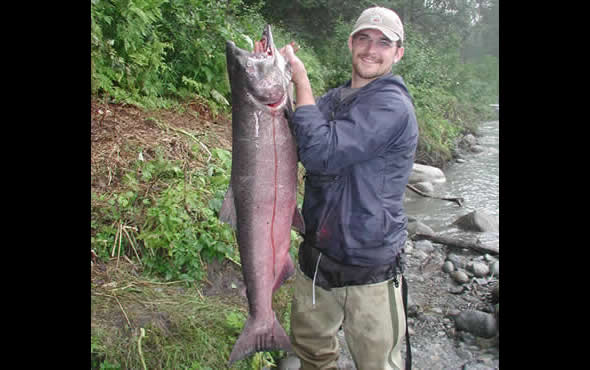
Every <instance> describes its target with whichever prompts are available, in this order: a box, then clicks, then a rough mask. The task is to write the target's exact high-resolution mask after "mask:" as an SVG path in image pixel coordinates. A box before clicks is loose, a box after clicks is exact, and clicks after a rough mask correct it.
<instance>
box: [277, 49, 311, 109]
mask: <svg viewBox="0 0 590 370" xmlns="http://www.w3.org/2000/svg"><path fill="white" fill-rule="evenodd" d="M297 50H299V47H298V46H296V45H295V42H293V41H292V42H290V43H289V44H287V45H285V46H284V47H282V48H281V49H280V50H279V52H280V53H281V55H283V56H284V57H285V59H286V60H287V62H289V64H291V81H293V84H294V85H295V91H296V94H297V99H296V102H297V107H300V106H302V105H309V104H315V99H314V98H313V92H312V90H311V85H310V83H309V78H308V77H307V70H306V69H305V65H303V62H302V61H301V59H299V58H298V57H297V56H295V53H296V52H297Z"/></svg>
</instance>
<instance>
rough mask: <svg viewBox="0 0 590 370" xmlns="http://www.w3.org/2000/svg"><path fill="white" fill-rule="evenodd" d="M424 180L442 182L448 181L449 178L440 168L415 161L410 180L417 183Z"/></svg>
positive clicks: (435, 182)
mask: <svg viewBox="0 0 590 370" xmlns="http://www.w3.org/2000/svg"><path fill="white" fill-rule="evenodd" d="M424 181H427V182H430V183H433V184H440V183H444V182H446V181H447V178H446V177H445V174H444V173H443V172H442V170H441V169H440V168H437V167H432V166H427V165H424V164H419V163H414V166H413V167H412V172H411V173H410V179H409V181H408V182H409V183H410V184H416V183H419V182H424Z"/></svg>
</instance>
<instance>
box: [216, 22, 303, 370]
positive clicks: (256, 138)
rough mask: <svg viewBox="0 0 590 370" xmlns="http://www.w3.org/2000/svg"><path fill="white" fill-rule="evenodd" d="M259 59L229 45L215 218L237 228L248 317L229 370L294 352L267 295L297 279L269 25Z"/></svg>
mask: <svg viewBox="0 0 590 370" xmlns="http://www.w3.org/2000/svg"><path fill="white" fill-rule="evenodd" d="M261 42H262V45H263V46H264V52H263V53H251V52H248V51H245V50H242V49H240V48H238V47H236V45H235V44H234V43H233V42H232V41H228V42H227V48H226V54H227V71H228V74H229V80H230V85H231V92H232V170H231V179H230V185H229V188H228V191H227V194H226V196H225V199H224V202H223V205H222V207H221V211H220V216H219V217H220V219H221V220H222V221H224V222H227V223H229V224H231V225H232V226H233V227H234V228H235V229H236V230H237V233H236V234H237V241H238V246H239V251H240V259H241V263H242V273H243V276H244V282H245V284H246V295H247V297H248V309H249V316H248V319H247V321H246V323H245V325H244V328H243V330H242V333H241V334H240V336H239V338H238V340H237V342H236V343H235V345H234V347H233V350H232V353H231V355H230V358H229V365H231V364H232V363H233V362H234V361H238V360H241V359H243V358H245V357H247V356H249V355H251V354H253V353H255V352H258V351H269V350H278V349H281V350H286V351H291V350H292V348H291V343H290V341H289V337H288V336H287V334H286V333H285V330H284V329H283V327H282V326H281V324H280V323H279V321H278V320H277V318H276V315H275V313H274V311H273V309H272V294H273V293H274V291H275V290H276V289H278V288H279V287H280V286H281V284H282V283H283V282H284V281H285V280H286V279H287V278H288V277H289V276H291V275H292V274H293V273H294V271H295V270H294V265H293V261H292V260H291V256H290V255H289V245H290V241H291V237H290V236H291V226H292V225H294V226H295V228H298V229H299V230H300V232H303V227H304V226H303V219H302V217H301V214H300V213H299V211H298V210H297V204H296V193H297V149H296V144H295V139H294V137H293V135H292V134H291V131H290V129H289V125H288V122H287V114H288V113H289V112H290V111H291V109H292V97H291V94H290V91H291V90H290V88H289V83H290V80H291V77H290V66H289V65H288V64H287V62H286V60H285V59H284V58H283V56H282V55H281V54H280V53H279V52H278V50H277V48H276V47H275V45H274V42H273V38H272V34H271V30H270V25H267V26H266V27H265V28H264V32H263V34H262V39H261Z"/></svg>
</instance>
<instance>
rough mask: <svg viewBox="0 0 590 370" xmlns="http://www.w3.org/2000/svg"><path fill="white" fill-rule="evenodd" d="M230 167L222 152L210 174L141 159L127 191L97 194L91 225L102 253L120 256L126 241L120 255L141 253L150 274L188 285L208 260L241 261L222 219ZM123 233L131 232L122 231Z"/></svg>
mask: <svg viewBox="0 0 590 370" xmlns="http://www.w3.org/2000/svg"><path fill="white" fill-rule="evenodd" d="M230 168H231V154H230V153H229V152H228V151H226V150H223V149H213V150H212V160H211V162H210V163H209V166H208V167H207V169H206V170H198V169H197V170H193V171H189V170H188V169H186V168H185V169H183V168H182V164H181V163H180V161H170V160H165V159H162V158H158V159H154V160H151V161H136V163H135V169H134V171H133V172H129V173H127V175H126V176H125V185H126V189H125V190H123V191H121V192H120V193H114V194H110V195H106V194H105V195H102V196H100V197H98V196H96V195H94V198H95V202H94V209H93V210H92V211H93V217H92V219H93V220H94V222H93V224H91V226H92V228H93V231H94V235H93V237H92V245H93V248H94V250H95V251H96V253H97V255H98V256H99V257H101V258H103V259H104V258H109V257H111V256H113V255H114V254H116V255H119V251H118V249H119V247H118V246H117V244H118V243H121V244H122V246H121V249H122V250H123V252H122V253H120V254H127V255H129V256H135V253H137V255H138V256H139V257H140V258H141V262H142V264H143V265H144V267H145V268H146V272H148V273H155V274H157V275H160V276H162V277H164V278H165V279H166V280H174V279H180V280H189V281H190V280H199V279H201V278H202V277H203V273H204V272H203V262H204V261H207V260H210V259H211V258H223V257H229V258H232V259H234V260H236V259H239V257H238V256H237V250H236V249H235V248H234V245H235V239H234V235H233V231H232V230H231V228H230V227H229V226H227V225H225V224H222V223H221V222H220V221H219V220H218V217H217V214H218V212H219V209H220V208H221V203H222V201H223V197H224V195H225V189H227V186H228V183H229V176H230ZM156 187H157V188H158V189H157V191H155V190H154V188H156ZM146 189H147V190H146ZM150 191H152V192H153V194H150ZM98 220H100V224H99V221H98ZM111 222H112V223H111ZM125 228H126V229H125ZM122 229H125V230H126V231H125V232H124V233H122V232H121V231H118V230H122ZM117 236H118V240H119V241H117ZM113 245H114V247H112V246H113ZM115 250H117V252H116V253H113V251H115Z"/></svg>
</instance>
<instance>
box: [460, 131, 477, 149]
mask: <svg viewBox="0 0 590 370" xmlns="http://www.w3.org/2000/svg"><path fill="white" fill-rule="evenodd" d="M476 144H477V139H476V138H475V136H473V135H472V134H467V135H465V136H463V138H462V139H461V141H460V142H459V145H460V146H462V147H464V148H470V147H472V146H474V145H476Z"/></svg>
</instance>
